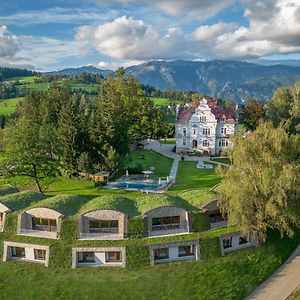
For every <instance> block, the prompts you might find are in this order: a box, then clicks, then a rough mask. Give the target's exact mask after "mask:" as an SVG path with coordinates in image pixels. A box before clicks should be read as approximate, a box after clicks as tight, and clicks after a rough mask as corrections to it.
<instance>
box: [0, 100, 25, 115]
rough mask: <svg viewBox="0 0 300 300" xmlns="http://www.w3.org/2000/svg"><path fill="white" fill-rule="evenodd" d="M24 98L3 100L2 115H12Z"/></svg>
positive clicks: (0, 108)
mask: <svg viewBox="0 0 300 300" xmlns="http://www.w3.org/2000/svg"><path fill="white" fill-rule="evenodd" d="M22 99H24V98H22V97H20V98H11V99H3V100H1V101H0V115H11V114H12V113H13V112H14V111H15V109H16V106H17V104H18V103H19V102H20V101H21V100H22Z"/></svg>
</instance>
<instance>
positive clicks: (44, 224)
mask: <svg viewBox="0 0 300 300" xmlns="http://www.w3.org/2000/svg"><path fill="white" fill-rule="evenodd" d="M32 229H33V230H39V231H50V232H51V231H54V232H55V231H57V227H56V220H54V219H43V218H35V217H33V218H32Z"/></svg>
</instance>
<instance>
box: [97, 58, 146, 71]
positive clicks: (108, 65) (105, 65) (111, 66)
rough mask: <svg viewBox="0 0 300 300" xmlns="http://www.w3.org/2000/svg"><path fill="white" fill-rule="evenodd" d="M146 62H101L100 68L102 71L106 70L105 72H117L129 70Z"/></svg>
mask: <svg viewBox="0 0 300 300" xmlns="http://www.w3.org/2000/svg"><path fill="white" fill-rule="evenodd" d="M144 62H145V61H141V60H137V61H123V62H120V61H109V62H108V61H101V62H99V64H98V67H99V68H100V69H104V70H117V69H118V68H121V67H123V68H127V67H130V66H133V65H138V64H141V63H144Z"/></svg>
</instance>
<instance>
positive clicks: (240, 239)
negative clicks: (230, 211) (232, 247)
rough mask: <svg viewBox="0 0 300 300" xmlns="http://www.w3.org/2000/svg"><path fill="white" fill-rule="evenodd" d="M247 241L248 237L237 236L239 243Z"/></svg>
mask: <svg viewBox="0 0 300 300" xmlns="http://www.w3.org/2000/svg"><path fill="white" fill-rule="evenodd" d="M248 242H249V241H248V239H247V238H246V237H244V236H240V238H239V245H243V244H246V243H248Z"/></svg>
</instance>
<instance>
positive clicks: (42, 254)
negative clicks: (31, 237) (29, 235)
mask: <svg viewBox="0 0 300 300" xmlns="http://www.w3.org/2000/svg"><path fill="white" fill-rule="evenodd" d="M34 259H38V260H46V250H42V249H34Z"/></svg>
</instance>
